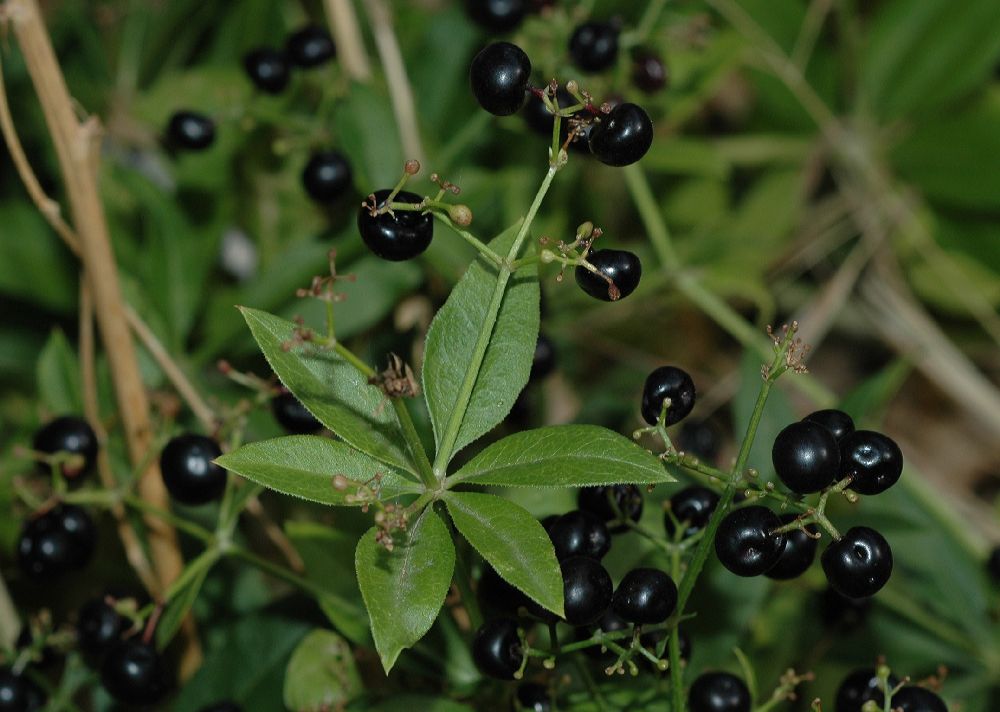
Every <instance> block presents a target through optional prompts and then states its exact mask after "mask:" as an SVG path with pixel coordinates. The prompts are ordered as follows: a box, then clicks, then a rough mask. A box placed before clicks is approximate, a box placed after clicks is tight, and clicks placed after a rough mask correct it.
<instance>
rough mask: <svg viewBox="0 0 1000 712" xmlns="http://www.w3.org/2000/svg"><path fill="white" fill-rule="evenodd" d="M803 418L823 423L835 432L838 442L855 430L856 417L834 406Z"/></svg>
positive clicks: (811, 421) (817, 423) (818, 423)
mask: <svg viewBox="0 0 1000 712" xmlns="http://www.w3.org/2000/svg"><path fill="white" fill-rule="evenodd" d="M802 420H806V421H808V422H810V423H816V425H822V426H823V427H824V428H826V429H827V430H829V431H830V432H831V433H833V437H835V438H836V439H837V442H838V443H839V442H840V441H841V440H843V439H844V436H846V435H849V434H850V433H853V432H854V419H853V418H852V417H851V416H849V415H848V414H847V413H845V412H844V411H842V410H836V409H834V408H827V409H826V410H817V411H815V412H813V413H810V414H809V415H807V416H806V417H805V418H803V419H802Z"/></svg>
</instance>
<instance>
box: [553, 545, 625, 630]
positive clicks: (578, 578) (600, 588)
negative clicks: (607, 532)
mask: <svg viewBox="0 0 1000 712" xmlns="http://www.w3.org/2000/svg"><path fill="white" fill-rule="evenodd" d="M560 566H561V568H562V577H563V612H564V617H565V619H566V622H567V623H569V624H570V625H576V626H580V625H591V624H593V623H596V622H597V621H598V620H600V618H601V616H602V615H604V613H605V611H607V610H608V607H609V606H610V605H611V596H612V594H613V592H614V588H613V586H612V583H611V576H609V575H608V572H607V571H606V570H605V568H604V567H603V566H601V564H600V562H599V561H597V560H596V559H591V558H588V557H586V556H574V557H572V558H569V559H566V560H565V561H563V562H562V563H561V564H560Z"/></svg>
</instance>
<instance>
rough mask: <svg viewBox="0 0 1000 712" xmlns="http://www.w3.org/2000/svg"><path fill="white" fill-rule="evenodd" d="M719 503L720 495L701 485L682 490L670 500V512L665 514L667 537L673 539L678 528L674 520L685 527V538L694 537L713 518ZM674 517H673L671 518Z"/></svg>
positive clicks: (664, 524)
mask: <svg viewBox="0 0 1000 712" xmlns="http://www.w3.org/2000/svg"><path fill="white" fill-rule="evenodd" d="M718 503H719V495H718V494H716V493H715V492H713V491H712V490H710V489H708V488H707V487H702V486H700V485H692V486H690V487H685V488H684V489H682V490H680V491H679V492H677V493H676V494H674V496H673V497H671V498H670V512H669V513H666V512H664V515H663V526H664V528H665V529H666V530H667V535H668V536H669V537H670V538H671V539H673V538H674V532H675V531H676V527H675V525H674V519H676V520H677V521H678V522H679V523H680V524H681V526H683V527H684V535H683V536H684V537H685V538H686V537H689V536H693V535H694V534H695V533H696V532H698V531H700V530H701V529H704V528H705V526H706V525H707V524H708V520H709V519H711V518H712V512H714V511H715V507H716V505H717V504H718ZM671 515H673V517H671Z"/></svg>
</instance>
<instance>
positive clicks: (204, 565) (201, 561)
mask: <svg viewBox="0 0 1000 712" xmlns="http://www.w3.org/2000/svg"><path fill="white" fill-rule="evenodd" d="M220 556H221V552H220V551H219V550H218V549H217V548H216V547H214V546H210V547H208V548H207V549H205V550H204V551H203V552H201V553H200V554H199V555H198V556H197V557H196V558H194V559H192V560H191V561H189V562H188V564H187V565H186V566H185V567H184V571H182V572H181V575H180V576H178V577H177V578H176V579H174V581H173V583H171V584H170V587H169V588H167V590H166V591H164V592H163V601H162V602H163V603H169V602H170V601H171V600H173V598H174V597H175V596H176V595H177V594H178V593H180V592H181V591H183V590H184V589H185V588H186V587H187V585H188V584H189V583H191V582H192V581H194V580H195V579H196V578H198V577H199V576H201V575H202V574H203V573H205V572H207V571H208V570H209V569H211V568H212V567H213V566H214V565H215V562H216V561H218V560H219V557H220Z"/></svg>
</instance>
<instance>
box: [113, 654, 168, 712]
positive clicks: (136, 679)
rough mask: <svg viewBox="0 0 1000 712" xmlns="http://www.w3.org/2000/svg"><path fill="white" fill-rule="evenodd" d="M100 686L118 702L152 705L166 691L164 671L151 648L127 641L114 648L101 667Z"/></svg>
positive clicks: (162, 665) (160, 661)
mask: <svg viewBox="0 0 1000 712" xmlns="http://www.w3.org/2000/svg"><path fill="white" fill-rule="evenodd" d="M101 683H102V684H103V685H104V689H105V690H107V691H108V694H110V695H111V696H112V697H114V698H115V700H117V701H118V702H121V703H124V704H127V705H152V704H155V703H156V702H159V701H160V700H162V699H163V698H164V697H165V696H166V694H167V691H168V690H169V686H170V684H169V680H168V676H167V669H166V666H165V665H164V663H163V659H162V658H161V657H160V654H159V653H158V652H157V651H156V649H155V648H153V647H152V646H151V645H147V644H145V643H142V642H139V641H137V640H127V641H123V642H120V643H117V644H116V645H114V646H113V647H112V648H111V650H109V651H108V654H107V657H106V658H105V659H104V663H103V664H102V665H101Z"/></svg>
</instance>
